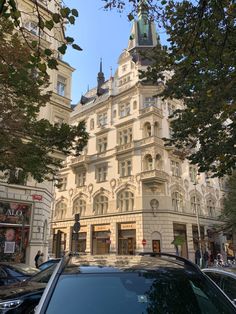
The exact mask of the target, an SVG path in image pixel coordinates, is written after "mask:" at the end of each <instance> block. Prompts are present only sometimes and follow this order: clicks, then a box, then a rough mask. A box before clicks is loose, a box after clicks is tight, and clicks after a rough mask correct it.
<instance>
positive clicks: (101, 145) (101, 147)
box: [97, 136, 107, 153]
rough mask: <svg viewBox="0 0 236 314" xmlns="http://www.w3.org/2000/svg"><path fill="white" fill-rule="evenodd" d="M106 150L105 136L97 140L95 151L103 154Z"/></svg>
mask: <svg viewBox="0 0 236 314" xmlns="http://www.w3.org/2000/svg"><path fill="white" fill-rule="evenodd" d="M106 150H107V136H102V137H98V138H97V151H98V153H103V152H105V151H106Z"/></svg>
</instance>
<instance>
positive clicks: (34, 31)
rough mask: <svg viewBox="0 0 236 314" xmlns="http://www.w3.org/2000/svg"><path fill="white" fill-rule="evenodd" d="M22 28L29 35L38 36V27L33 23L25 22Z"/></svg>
mask: <svg viewBox="0 0 236 314" xmlns="http://www.w3.org/2000/svg"><path fill="white" fill-rule="evenodd" d="M24 27H25V28H26V29H27V30H28V31H29V32H30V33H31V34H34V35H37V36H38V35H39V27H38V24H37V23H36V22H33V21H29V22H26V23H25V24H24Z"/></svg>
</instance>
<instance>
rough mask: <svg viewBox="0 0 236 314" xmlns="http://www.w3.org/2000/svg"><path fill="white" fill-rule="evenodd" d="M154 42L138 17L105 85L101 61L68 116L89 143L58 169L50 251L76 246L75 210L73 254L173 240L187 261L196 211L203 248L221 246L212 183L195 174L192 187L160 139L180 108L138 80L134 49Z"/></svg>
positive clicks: (190, 173) (154, 247)
mask: <svg viewBox="0 0 236 314" xmlns="http://www.w3.org/2000/svg"><path fill="white" fill-rule="evenodd" d="M156 44H157V35H156V31H155V26H154V24H153V23H146V16H145V12H141V13H140V15H139V19H138V21H136V22H134V24H133V28H132V33H131V36H130V40H129V43H128V48H127V49H125V50H124V51H123V52H122V54H121V55H120V57H119V59H118V68H117V71H116V73H115V75H114V77H110V79H109V80H106V81H105V79H104V75H103V72H102V64H100V71H99V73H98V84H97V87H96V88H93V89H91V90H89V91H88V92H87V93H86V94H85V95H84V96H82V97H81V101H80V102H79V103H78V105H77V106H76V107H75V109H74V111H73V112H72V113H71V120H70V122H71V123H72V124H73V123H77V122H78V121H81V120H85V121H86V125H87V131H88V132H89V134H90V138H89V142H88V145H87V147H86V149H85V150H84V152H83V154H82V155H81V156H79V157H77V158H72V157H70V158H68V159H67V161H66V163H65V167H64V168H63V170H62V171H61V178H62V182H63V183H62V186H61V188H60V189H59V190H57V191H56V200H55V207H54V214H53V222H52V228H53V233H54V252H55V251H56V247H58V245H59V246H60V248H61V251H69V250H74V249H75V243H76V242H75V241H74V240H73V228H72V226H73V224H74V215H75V214H76V213H80V218H81V219H80V222H81V229H80V232H79V250H80V251H86V252H91V253H93V254H95V253H97V254H102V253H108V252H117V253H118V254H133V253H134V252H137V251H143V250H146V251H154V252H156V251H165V252H169V253H175V252H176V246H175V245H174V244H172V242H173V240H174V239H176V241H177V242H178V241H180V242H179V244H178V243H177V242H174V243H177V244H178V245H177V248H178V250H179V253H180V254H181V255H183V256H186V257H189V258H191V259H194V251H195V250H196V248H197V245H198V228H197V226H198V225H197V213H199V223H200V229H201V237H202V246H204V247H205V246H208V248H209V249H211V250H212V251H214V252H216V251H217V250H220V249H221V248H222V245H223V243H225V242H226V238H225V237H223V236H222V235H218V234H215V233H214V232H213V231H214V225H215V224H218V220H217V218H218V215H219V214H220V211H221V207H222V191H221V188H220V186H219V184H218V179H208V178H206V176H205V175H204V174H201V175H200V176H199V177H198V182H197V184H196V185H194V183H195V182H196V180H195V179H196V175H197V169H196V168H195V166H192V165H190V164H189V163H188V161H187V160H183V159H181V156H180V155H178V153H177V152H175V150H174V149H173V148H171V147H165V146H164V142H163V140H162V138H163V137H169V136H171V129H170V128H169V122H170V118H169V115H170V114H171V113H172V112H173V110H175V109H176V108H179V107H181V105H182V104H181V103H180V102H177V101H163V100H162V99H161V98H160V97H158V94H159V93H160V91H161V89H162V88H163V85H162V84H159V85H148V84H144V83H143V82H142V81H141V80H140V79H139V70H142V69H145V67H146V66H147V65H148V62H147V60H145V58H142V57H141V54H140V51H141V50H142V51H144V50H145V49H150V48H152V47H154V46H155V45H156ZM155 95H156V97H154V96H155ZM178 239H179V240H178Z"/></svg>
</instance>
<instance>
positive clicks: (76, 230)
mask: <svg viewBox="0 0 236 314" xmlns="http://www.w3.org/2000/svg"><path fill="white" fill-rule="evenodd" d="M73 231H74V240H75V252H76V253H77V252H78V251H79V248H78V246H79V231H80V214H75V223H74V226H73Z"/></svg>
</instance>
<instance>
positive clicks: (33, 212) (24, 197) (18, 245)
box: [0, 0, 74, 265]
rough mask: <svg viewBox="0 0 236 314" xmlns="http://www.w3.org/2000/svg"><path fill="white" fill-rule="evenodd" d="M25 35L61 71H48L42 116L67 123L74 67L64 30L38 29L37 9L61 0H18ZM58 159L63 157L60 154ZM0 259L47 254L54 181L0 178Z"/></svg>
mask: <svg viewBox="0 0 236 314" xmlns="http://www.w3.org/2000/svg"><path fill="white" fill-rule="evenodd" d="M17 6H18V8H19V10H20V11H21V23H22V27H23V28H24V30H25V34H26V35H27V36H28V37H29V38H30V39H32V40H37V41H38V40H39V37H40V44H41V46H42V47H44V48H46V47H47V48H49V49H51V50H52V51H53V52H54V54H55V56H56V58H57V61H58V70H51V69H49V70H48V74H49V76H50V86H49V87H48V89H49V90H50V91H51V92H52V96H51V99H50V102H49V103H48V104H46V106H45V107H43V108H42V109H41V111H40V114H39V118H40V119H41V118H44V119H48V120H49V121H50V122H51V123H62V122H65V123H68V122H69V115H70V112H71V99H70V97H71V76H72V72H73V70H74V69H73V68H72V67H71V66H70V65H69V64H67V63H66V62H64V61H63V60H62V56H61V55H60V54H58V51H57V48H58V47H59V46H60V45H61V44H62V43H63V42H64V31H63V29H61V28H59V27H58V28H55V29H52V30H51V31H49V30H45V31H44V32H43V31H42V30H39V28H38V17H37V12H39V13H40V16H42V17H43V18H44V19H45V20H46V19H47V20H49V19H50V18H51V14H52V13H53V12H57V11H58V1H31V0H18V1H17ZM57 157H58V158H63V156H61V155H58V156H57ZM0 180H1V181H0V260H18V261H23V262H26V263H28V264H32V265H34V256H35V255H36V253H37V251H38V250H41V251H42V252H43V253H44V255H45V256H47V253H48V244H49V226H50V219H51V212H52V208H51V207H52V202H53V197H54V186H53V183H52V182H43V183H37V182H35V181H34V180H33V179H30V178H29V179H28V181H27V182H25V184H24V185H11V184H7V183H6V180H5V177H4V176H1V178H0Z"/></svg>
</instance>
